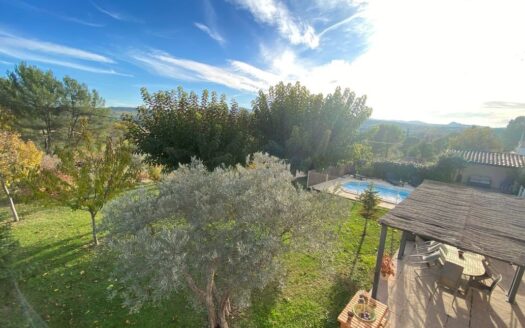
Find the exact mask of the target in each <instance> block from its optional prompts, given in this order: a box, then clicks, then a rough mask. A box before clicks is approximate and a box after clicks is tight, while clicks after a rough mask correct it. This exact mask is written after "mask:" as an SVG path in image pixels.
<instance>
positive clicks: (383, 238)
mask: <svg viewBox="0 0 525 328" xmlns="http://www.w3.org/2000/svg"><path fill="white" fill-rule="evenodd" d="M387 230H388V227H387V226H386V225H384V224H381V237H380V238H379V248H378V249H377V258H376V268H375V271H374V284H373V285H372V298H376V297H377V288H378V287H379V275H380V274H381V263H382V262H383V254H384V252H385V241H386V232H387Z"/></svg>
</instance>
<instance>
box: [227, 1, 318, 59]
mask: <svg viewBox="0 0 525 328" xmlns="http://www.w3.org/2000/svg"><path fill="white" fill-rule="evenodd" d="M230 1H231V2H233V3H235V4H237V5H238V6H239V7H241V8H243V9H246V10H248V11H249V12H250V13H251V14H252V15H253V17H254V18H255V20H257V21H258V22H260V23H263V24H267V25H270V26H275V27H277V29H278V30H279V33H280V34H281V35H282V36H283V37H285V38H287V39H288V40H289V41H290V42H291V43H292V44H305V45H306V46H308V47H309V48H311V49H314V48H317V47H318V46H319V36H318V35H317V34H316V33H315V29H314V28H313V27H312V26H311V25H309V24H307V23H305V22H303V21H301V20H300V19H299V18H297V17H293V16H292V15H291V13H290V11H289V10H288V7H286V5H285V4H284V3H283V2H281V1H279V0H230Z"/></svg>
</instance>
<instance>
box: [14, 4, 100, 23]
mask: <svg viewBox="0 0 525 328" xmlns="http://www.w3.org/2000/svg"><path fill="white" fill-rule="evenodd" d="M9 4H11V5H13V6H16V7H18V8H22V9H25V10H30V11H35V12H39V13H43V14H46V15H50V16H54V17H56V18H58V19H61V20H64V21H68V22H72V23H77V24H80V25H85V26H89V27H104V26H105V25H104V24H99V23H95V22H91V21H87V20H84V19H82V18H78V17H74V16H71V15H66V14H63V13H58V12H51V11H49V10H46V9H44V8H40V7H37V6H34V5H32V4H29V3H27V2H24V1H20V0H17V1H10V2H9Z"/></svg>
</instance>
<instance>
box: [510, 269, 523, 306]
mask: <svg viewBox="0 0 525 328" xmlns="http://www.w3.org/2000/svg"><path fill="white" fill-rule="evenodd" d="M524 271H525V267H522V266H518V267H517V268H516V272H515V273H514V278H512V283H511V284H510V288H509V292H508V293H507V302H509V303H511V304H514V301H515V300H516V294H517V293H518V288H519V287H520V283H521V279H522V278H523V272H524Z"/></svg>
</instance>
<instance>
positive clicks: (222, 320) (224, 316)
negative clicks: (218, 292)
mask: <svg viewBox="0 0 525 328" xmlns="http://www.w3.org/2000/svg"><path fill="white" fill-rule="evenodd" d="M230 310H231V309H230V298H229V297H224V298H223V300H222V301H221V308H220V310H219V311H220V312H219V326H220V327H221V328H229V325H228V316H229V315H230Z"/></svg>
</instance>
